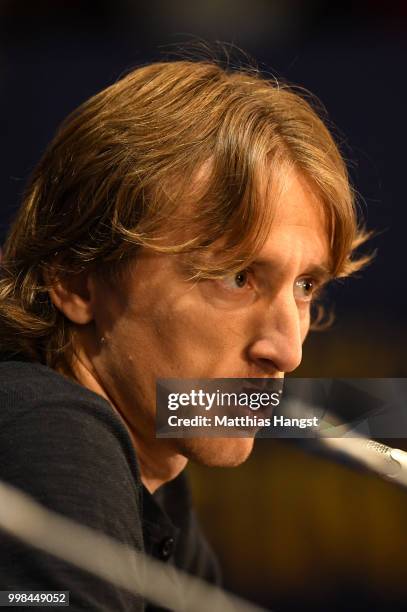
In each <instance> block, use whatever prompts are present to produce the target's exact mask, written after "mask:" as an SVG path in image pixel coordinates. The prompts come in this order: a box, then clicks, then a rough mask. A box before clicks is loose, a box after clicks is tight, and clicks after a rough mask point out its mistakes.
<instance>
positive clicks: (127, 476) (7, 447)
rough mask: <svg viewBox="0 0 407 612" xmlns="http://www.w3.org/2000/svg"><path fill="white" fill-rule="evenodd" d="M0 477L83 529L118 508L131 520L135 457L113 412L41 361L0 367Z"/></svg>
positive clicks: (137, 503) (137, 494) (137, 495)
mask: <svg viewBox="0 0 407 612" xmlns="http://www.w3.org/2000/svg"><path fill="white" fill-rule="evenodd" d="M0 478H3V479H4V480H6V481H8V482H11V483H12V484H14V485H16V486H18V487H20V488H21V489H23V490H25V491H26V492H28V493H30V494H32V495H33V496H35V497H36V498H37V499H38V500H39V501H41V502H43V503H45V504H46V505H47V506H49V507H51V508H52V509H53V510H56V511H60V512H63V513H65V514H68V515H69V516H71V517H72V518H76V519H80V520H81V521H83V522H85V523H88V524H90V525H91V526H92V525H93V524H94V523H95V521H96V522H100V521H105V517H107V516H108V515H109V513H111V516H112V517H114V516H117V514H118V507H119V508H122V510H121V511H119V514H120V513H121V518H123V513H126V512H128V513H129V518H130V516H131V519H132V520H134V512H136V511H137V513H139V511H140V507H141V483H140V476H139V470H138V466H137V460H136V456H135V453H134V450H133V447H132V444H131V440H130V437H129V435H128V433H127V431H126V429H125V427H124V425H123V424H122V423H121V421H120V418H119V417H118V415H116V414H115V412H114V411H113V409H112V407H111V406H110V405H109V403H108V402H107V401H105V400H104V399H103V398H102V397H100V396H98V395H97V394H95V393H93V392H92V391H89V390H88V389H85V388H84V387H82V386H81V385H79V384H76V383H74V382H71V381H70V380H68V379H66V378H65V377H63V376H62V375H60V374H58V373H57V372H54V371H53V370H51V369H50V368H47V367H46V366H43V365H41V364H34V363H26V362H12V361H9V362H1V363H0ZM90 499H92V503H91V504H90V503H87V502H88V501H89V500H90ZM111 520H112V519H111ZM99 526H101V525H99ZM108 531H111V529H108ZM116 535H117V534H116Z"/></svg>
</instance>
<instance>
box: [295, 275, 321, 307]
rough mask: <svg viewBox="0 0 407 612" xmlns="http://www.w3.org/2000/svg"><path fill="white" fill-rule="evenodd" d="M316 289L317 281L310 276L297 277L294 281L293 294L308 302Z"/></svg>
mask: <svg viewBox="0 0 407 612" xmlns="http://www.w3.org/2000/svg"><path fill="white" fill-rule="evenodd" d="M316 289H317V283H316V282H315V281H314V280H313V279H312V278H299V279H298V280H296V281H295V283H294V296H295V298H296V299H298V300H300V301H302V302H310V301H311V300H312V298H313V297H314V294H315V291H316Z"/></svg>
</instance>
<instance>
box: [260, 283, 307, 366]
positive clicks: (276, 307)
mask: <svg viewBox="0 0 407 612" xmlns="http://www.w3.org/2000/svg"><path fill="white" fill-rule="evenodd" d="M304 335H305V334H304ZM302 342H303V334H302V325H301V317H300V312H299V309H298V306H297V303H296V301H295V298H294V296H293V295H292V294H291V295H283V294H282V293H281V294H280V295H278V296H274V299H273V300H272V303H271V304H269V305H268V306H267V307H264V310H263V312H262V315H261V320H260V321H257V325H256V332H255V339H254V340H253V342H252V343H251V344H250V346H249V349H248V353H249V359H250V361H251V363H252V364H253V365H254V366H255V367H256V369H257V370H260V371H263V372H266V373H268V374H269V375H270V374H273V375H274V374H276V373H277V372H278V373H282V372H291V371H292V370H295V368H297V367H298V366H299V365H300V363H301V359H302Z"/></svg>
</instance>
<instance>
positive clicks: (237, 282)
mask: <svg viewBox="0 0 407 612" xmlns="http://www.w3.org/2000/svg"><path fill="white" fill-rule="evenodd" d="M222 284H223V285H224V286H225V287H226V288H227V289H231V290H236V289H245V288H246V287H248V286H249V271H248V270H241V271H240V272H237V273H236V274H228V275H227V276H224V277H223V279H222Z"/></svg>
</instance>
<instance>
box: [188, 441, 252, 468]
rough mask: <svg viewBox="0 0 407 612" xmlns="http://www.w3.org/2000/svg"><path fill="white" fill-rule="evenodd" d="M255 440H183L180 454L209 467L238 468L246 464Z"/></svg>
mask: <svg viewBox="0 0 407 612" xmlns="http://www.w3.org/2000/svg"><path fill="white" fill-rule="evenodd" d="M253 444H254V438H253V437H247V438H183V439H182V441H181V440H180V452H181V453H182V454H183V455H184V456H185V457H187V458H188V459H190V460H191V461H193V462H194V463H199V464H200V465H206V466H207V467H236V466H238V465H240V464H241V463H244V461H246V459H247V458H248V457H249V455H250V453H251V452H252V450H253Z"/></svg>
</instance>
